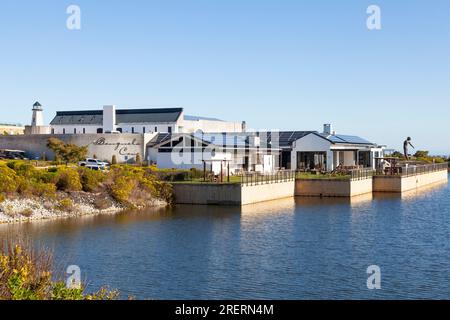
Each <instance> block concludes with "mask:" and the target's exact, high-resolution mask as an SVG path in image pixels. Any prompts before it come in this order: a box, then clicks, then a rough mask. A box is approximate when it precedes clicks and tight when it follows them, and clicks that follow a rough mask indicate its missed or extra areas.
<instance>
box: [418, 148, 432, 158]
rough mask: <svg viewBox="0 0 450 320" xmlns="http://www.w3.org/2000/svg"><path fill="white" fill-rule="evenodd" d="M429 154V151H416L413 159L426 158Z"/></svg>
mask: <svg viewBox="0 0 450 320" xmlns="http://www.w3.org/2000/svg"><path fill="white" fill-rule="evenodd" d="M429 153H430V152H429V151H424V150H418V151H417V152H416V153H415V154H414V157H416V158H428V156H429Z"/></svg>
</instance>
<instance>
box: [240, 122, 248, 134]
mask: <svg viewBox="0 0 450 320" xmlns="http://www.w3.org/2000/svg"><path fill="white" fill-rule="evenodd" d="M241 129H242V132H246V131H247V122H245V121H242V124H241Z"/></svg>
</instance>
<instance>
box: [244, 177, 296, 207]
mask: <svg viewBox="0 0 450 320" xmlns="http://www.w3.org/2000/svg"><path fill="white" fill-rule="evenodd" d="M294 193H295V181H294V180H291V181H286V182H277V183H268V184H259V185H254V186H242V189H241V203H242V205H246V204H251V203H258V202H264V201H270V200H277V199H284V198H289V197H293V196H294Z"/></svg>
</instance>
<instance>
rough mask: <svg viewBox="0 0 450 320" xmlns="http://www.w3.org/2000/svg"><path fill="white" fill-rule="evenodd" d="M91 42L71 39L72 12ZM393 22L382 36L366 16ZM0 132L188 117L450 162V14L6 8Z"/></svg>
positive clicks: (302, 6) (181, 4)
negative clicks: (416, 152)
mask: <svg viewBox="0 0 450 320" xmlns="http://www.w3.org/2000/svg"><path fill="white" fill-rule="evenodd" d="M70 4H77V5H79V6H80V7H81V10H82V29H81V30H80V31H69V30H67V28H66V19H67V17H68V15H67V14H66V8H67V6H68V5H70ZM371 4H377V5H379V6H380V7H381V10H382V30H381V31H369V30H368V29H367V28H366V18H367V14H366V9H367V7H368V6H369V5H371ZM0 49H1V50H0V98H1V104H0V110H1V112H0V122H5V121H6V122H20V123H29V122H30V121H31V113H30V109H31V105H32V104H33V103H34V101H35V100H38V101H40V102H41V103H42V104H43V106H44V108H45V116H46V120H47V121H50V120H51V118H52V117H53V116H54V113H55V112H56V111H57V110H73V109H98V108H101V107H102V105H104V104H116V105H118V106H119V107H125V108H126V107H162V106H164V107H183V108H185V111H186V113H188V114H194V115H203V116H211V117H219V118H224V119H229V120H246V121H247V122H248V124H249V125H250V126H251V127H253V128H259V129H294V130H319V129H320V128H321V126H322V124H323V123H326V122H331V123H333V124H334V127H335V129H336V130H337V131H338V132H340V133H347V134H358V135H361V136H363V137H366V138H368V139H370V140H373V141H375V142H378V143H383V144H388V145H389V146H390V147H393V148H401V144H402V141H403V139H404V138H405V137H406V136H407V135H410V136H411V137H412V138H413V142H414V143H415V144H416V146H417V148H419V149H429V150H432V151H433V152H434V153H442V154H449V153H450V144H449V143H448V138H447V136H448V131H449V130H448V128H449V126H450V125H449V120H450V86H449V85H450V2H449V1H447V0H442V1H434V0H433V1H425V0H423V1H414V0H410V1H400V0H399V1H378V0H372V1H364V0H345V1H334V0H329V1H324V0H319V1H318V0H314V1H313V0H310V1H301V0H291V1H288V0H270V1H269V0H220V1H219V0H203V1H198V0H177V1H173V0H161V1H149V0H142V1H138V0H132V1H124V0H123V1H112V0H109V1H106V0H105V1H103V0H95V1H92V0H89V1H88V0H73V1H55V0H36V1H23V0H6V1H5V0H2V1H1V2H0Z"/></svg>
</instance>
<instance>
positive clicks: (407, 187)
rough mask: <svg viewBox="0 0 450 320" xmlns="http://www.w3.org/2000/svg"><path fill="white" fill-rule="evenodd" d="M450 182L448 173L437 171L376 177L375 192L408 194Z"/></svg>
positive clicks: (374, 181) (374, 182)
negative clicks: (436, 184) (432, 185)
mask: <svg viewBox="0 0 450 320" xmlns="http://www.w3.org/2000/svg"><path fill="white" fill-rule="evenodd" d="M446 181H448V171H447V170H442V171H436V172H429V173H423V174H418V175H415V176H408V177H402V176H375V177H374V180H373V191H374V192H406V191H411V190H414V189H417V188H421V187H424V186H428V185H431V184H435V183H439V182H446Z"/></svg>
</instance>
